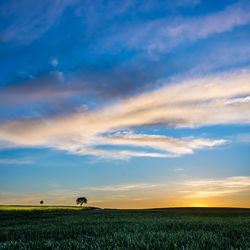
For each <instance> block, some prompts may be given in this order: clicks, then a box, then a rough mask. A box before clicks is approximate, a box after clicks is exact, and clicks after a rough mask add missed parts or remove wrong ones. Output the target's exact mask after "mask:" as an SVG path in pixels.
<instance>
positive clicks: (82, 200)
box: [76, 197, 88, 206]
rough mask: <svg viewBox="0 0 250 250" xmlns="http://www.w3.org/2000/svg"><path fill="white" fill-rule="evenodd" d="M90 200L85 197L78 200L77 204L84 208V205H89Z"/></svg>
mask: <svg viewBox="0 0 250 250" xmlns="http://www.w3.org/2000/svg"><path fill="white" fill-rule="evenodd" d="M87 202H88V200H87V198H85V197H79V198H77V199H76V204H77V205H80V206H82V205H83V204H87Z"/></svg>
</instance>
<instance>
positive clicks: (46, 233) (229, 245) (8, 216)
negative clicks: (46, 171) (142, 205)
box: [0, 207, 250, 250]
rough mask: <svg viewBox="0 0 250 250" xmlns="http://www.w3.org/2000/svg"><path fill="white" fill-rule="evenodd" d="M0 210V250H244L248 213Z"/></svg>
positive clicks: (248, 243) (249, 244)
mask: <svg viewBox="0 0 250 250" xmlns="http://www.w3.org/2000/svg"><path fill="white" fill-rule="evenodd" d="M47 208H48V207H45V208H44V209H43V210H31V209H30V210H21V209H19V210H18V211H15V210H13V209H12V210H10V209H9V210H6V209H5V210H4V209H3V207H0V228H1V231H0V249H150V250H151V249H223V250H224V249H250V209H226V208H225V209H216V208H178V209H151V210H106V209H105V210H101V209H99V210H97V209H77V210H76V209H73V208H72V209H64V210H62V209H47Z"/></svg>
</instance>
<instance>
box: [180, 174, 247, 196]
mask: <svg viewBox="0 0 250 250" xmlns="http://www.w3.org/2000/svg"><path fill="white" fill-rule="evenodd" d="M183 185H184V187H185V190H181V191H179V192H180V193H183V194H185V197H186V198H208V197H218V196H225V195H232V194H234V193H238V192H243V191H249V190H250V176H234V177H228V178H223V179H200V180H192V181H186V182H184V183H183Z"/></svg>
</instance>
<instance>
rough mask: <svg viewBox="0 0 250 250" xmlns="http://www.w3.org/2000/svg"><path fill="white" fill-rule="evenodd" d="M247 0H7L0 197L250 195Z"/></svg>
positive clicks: (229, 202)
mask: <svg viewBox="0 0 250 250" xmlns="http://www.w3.org/2000/svg"><path fill="white" fill-rule="evenodd" d="M249 34H250V4H249V1H218V2H216V3H215V2H213V1H202V0H177V1H155V0H148V1H146V0H145V1H139V0H138V1H129V0H125V1H101V0H98V1H87V0H86V1H79V0H61V1H60V0H56V1H53V2H51V1H48V0H43V1H36V2H34V1H30V0H21V1H14V0H13V1H10V0H8V1H1V3H0V102H1V105H0V190H1V192H0V203H1V204H38V202H39V201H40V199H44V201H45V203H46V204H74V203H75V199H76V197H77V196H82V195H85V196H87V197H88V199H89V202H90V204H91V205H95V206H101V207H152V206H159V207H166V206H244V207H249V206H250V199H249V197H248V196H249V191H250V156H249V155H250V154H249V152H250V145H249V143H250V126H249V124H250V112H249V111H250V46H249V44H250V35H249Z"/></svg>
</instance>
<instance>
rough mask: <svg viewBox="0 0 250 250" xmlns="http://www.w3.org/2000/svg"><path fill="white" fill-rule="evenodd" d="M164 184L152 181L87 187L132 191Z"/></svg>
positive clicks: (113, 190) (91, 188) (112, 190)
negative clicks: (152, 182)
mask: <svg viewBox="0 0 250 250" xmlns="http://www.w3.org/2000/svg"><path fill="white" fill-rule="evenodd" d="M161 186H163V185H162V184H151V183H137V184H119V185H107V186H96V187H89V188H86V189H88V190H94V191H110V192H119V191H131V190H141V189H152V188H157V187H161Z"/></svg>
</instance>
